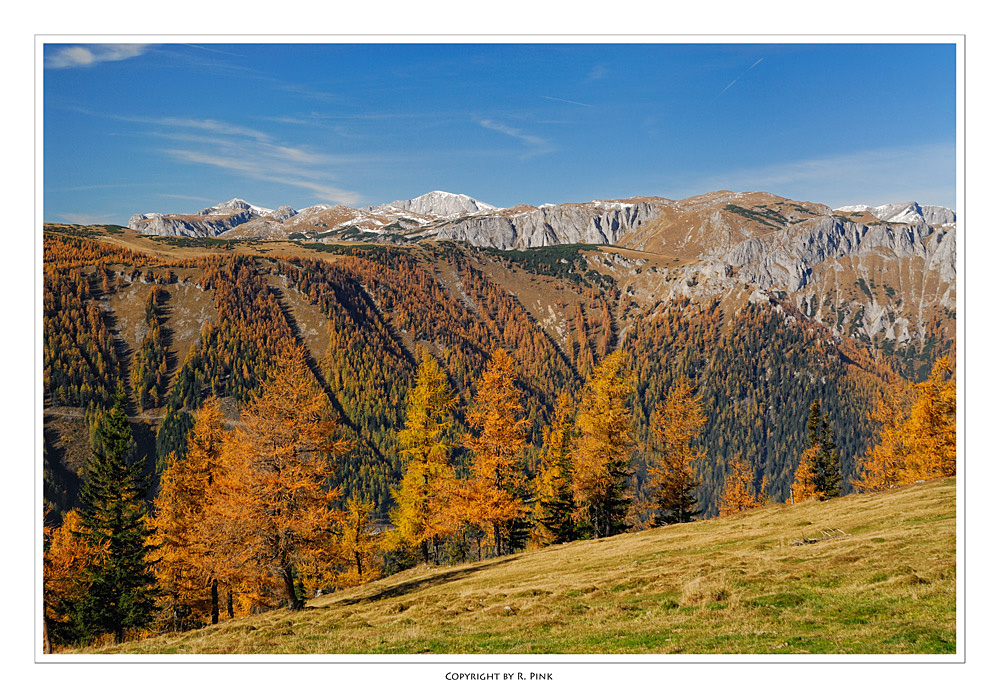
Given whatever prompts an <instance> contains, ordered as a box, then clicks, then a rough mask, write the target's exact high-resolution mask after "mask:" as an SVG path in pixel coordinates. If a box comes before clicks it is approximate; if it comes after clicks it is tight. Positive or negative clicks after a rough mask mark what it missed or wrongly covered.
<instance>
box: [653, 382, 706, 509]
mask: <svg viewBox="0 0 1000 698" xmlns="http://www.w3.org/2000/svg"><path fill="white" fill-rule="evenodd" d="M705 421H706V417H705V414H704V412H703V411H702V408H701V401H700V400H699V399H698V397H696V396H695V394H694V385H693V384H692V383H691V381H689V380H688V379H687V377H685V376H681V377H680V378H679V379H678V380H677V381H676V382H675V383H674V385H672V386H671V388H670V392H669V393H668V394H667V399H666V400H665V401H664V402H663V403H661V404H660V405H659V406H658V407H657V408H656V412H655V413H654V415H653V423H652V431H653V437H654V441H655V449H656V453H657V456H658V461H657V462H656V463H655V464H654V465H653V466H652V467H651V468H650V469H649V478H650V484H651V486H652V489H653V498H654V500H655V502H656V505H657V508H658V511H657V514H656V522H657V523H658V524H665V523H667V524H671V523H683V522H686V521H691V520H692V519H694V517H695V516H697V515H698V514H699V513H700V512H699V511H698V509H697V504H698V503H697V500H696V499H695V497H694V490H695V489H696V488H697V487H698V485H700V484H701V483H700V481H699V480H698V476H697V474H696V473H695V470H694V465H693V464H694V462H695V461H696V460H698V459H699V458H702V457H703V456H704V455H705V451H703V450H701V451H699V450H697V449H695V448H694V440H695V439H696V438H697V437H698V435H699V434H700V433H701V429H702V427H703V426H704V425H705Z"/></svg>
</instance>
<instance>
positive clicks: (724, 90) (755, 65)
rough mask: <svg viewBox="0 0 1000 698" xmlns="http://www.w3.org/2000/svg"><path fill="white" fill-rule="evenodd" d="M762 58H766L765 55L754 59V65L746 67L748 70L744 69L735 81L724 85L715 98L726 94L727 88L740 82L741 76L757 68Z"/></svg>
mask: <svg viewBox="0 0 1000 698" xmlns="http://www.w3.org/2000/svg"><path fill="white" fill-rule="evenodd" d="M762 60H764V57H763V56H761V57H760V58H758V59H757V60H756V61H754V62H753V65H751V66H750V67H749V68H747V69H746V70H744V71H743V72H742V73H740V74H739V75H737V76H736V79H735V80H733V81H732V82H731V83H729V84H728V85H726V86H725V87H723V88H722V92H720V93H719V94H717V95H715V99H718V98H719V97H721V96H722V95H724V94H725V93H726V90H728V89H729V88H730V87H732V86H733V85H735V84H736V83H737V82H739V81H740V78H742V77H743V76H744V75H746V74H747V73H749V72H750V71H751V70H753V69H754V68H756V67H757V65H758V64H759V63H760V62H761V61H762Z"/></svg>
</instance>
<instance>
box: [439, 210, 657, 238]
mask: <svg viewBox="0 0 1000 698" xmlns="http://www.w3.org/2000/svg"><path fill="white" fill-rule="evenodd" d="M659 215H660V206H659V205H658V204H657V203H654V202H652V201H647V200H635V201H593V202H590V203H587V204H561V205H559V206H552V205H545V206H542V207H540V208H534V207H517V208H516V209H501V210H499V211H493V212H491V213H490V214H488V215H484V216H477V217H474V218H470V219H463V220H459V221H456V222H453V223H444V224H442V225H439V226H437V227H435V228H434V229H433V231H434V239H436V240H456V241H462V242H468V243H469V244H470V245H475V246H476V247H493V248H496V249H500V250H508V249H522V250H523V249H527V248H529V247H547V246H549V245H565V244H575V243H588V244H603V245H610V244H615V243H616V242H618V241H619V240H620V239H621V238H622V237H624V236H625V235H626V234H627V233H630V232H632V231H634V230H636V229H637V228H638V227H639V226H641V225H642V224H643V223H645V222H647V221H649V220H650V219H652V218H655V217H657V216H659Z"/></svg>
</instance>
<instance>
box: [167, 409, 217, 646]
mask: <svg viewBox="0 0 1000 698" xmlns="http://www.w3.org/2000/svg"><path fill="white" fill-rule="evenodd" d="M223 435H224V429H223V414H222V407H221V405H220V403H219V400H218V398H216V397H215V396H214V395H213V396H210V397H209V398H208V399H207V400H205V402H204V403H203V404H202V406H201V407H200V408H199V409H198V410H196V411H195V413H194V424H193V426H192V427H191V430H190V431H189V432H188V436H187V449H186V452H185V454H184V456H183V457H181V458H178V457H177V456H176V455H175V454H174V453H170V454H169V455H168V456H167V458H166V460H165V469H164V470H163V473H162V475H161V476H160V488H159V492H158V494H157V496H156V499H155V501H154V503H153V506H154V509H155V512H156V513H155V515H154V518H153V526H154V527H155V528H156V534H155V536H154V542H155V543H157V544H158V545H159V549H158V550H157V556H158V558H159V559H158V561H157V563H156V565H155V567H154V570H155V572H156V578H157V582H158V584H159V588H160V591H161V594H162V597H161V599H160V607H161V609H162V610H164V611H166V620H167V622H168V623H169V624H170V625H171V627H172V629H173V630H174V631H178V630H184V629H187V628H188V627H193V626H196V625H200V624H201V623H202V622H204V620H206V619H210V620H211V622H212V623H217V622H218V621H219V579H218V577H217V576H216V575H214V574H213V570H212V566H213V562H212V555H211V550H210V548H209V547H208V546H207V545H206V544H205V541H204V539H203V537H202V528H203V519H204V517H205V511H206V505H207V503H208V497H209V496H210V494H211V493H212V492H213V488H212V484H213V473H214V472H216V471H217V470H218V469H219V462H220V457H221V453H222V442H223Z"/></svg>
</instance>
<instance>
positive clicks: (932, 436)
mask: <svg viewBox="0 0 1000 698" xmlns="http://www.w3.org/2000/svg"><path fill="white" fill-rule="evenodd" d="M911 394H912V395H913V396H914V397H913V404H912V406H911V407H910V409H909V414H908V415H907V414H906V412H905V411H904V410H903V408H902V407H901V405H900V404H899V402H898V401H895V400H893V398H890V401H882V402H880V403H879V404H878V406H877V407H876V408H875V410H873V412H872V415H871V416H872V419H873V421H875V422H876V423H877V424H879V425H880V426H881V428H880V431H879V435H878V443H876V444H875V445H873V446H871V447H869V448H868V449H867V451H866V452H865V454H864V456H863V457H862V458H861V459H860V460H859V464H858V473H859V476H858V477H857V478H856V479H855V480H854V481H853V484H854V486H855V487H856V488H857V489H858V490H859V491H861V492H879V491H881V490H886V489H889V488H890V487H895V486H897V485H905V484H908V483H911V482H916V481H918V480H927V479H929V478H934V477H947V476H951V475H954V474H955V472H956V387H955V379H954V376H953V375H952V369H951V365H950V362H949V361H948V360H947V359H944V358H942V359H939V360H938V361H937V363H935V365H934V368H933V370H932V371H931V375H930V378H929V379H928V380H926V381H924V382H923V383H918V384H916V385H914V386H912V388H911Z"/></svg>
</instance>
